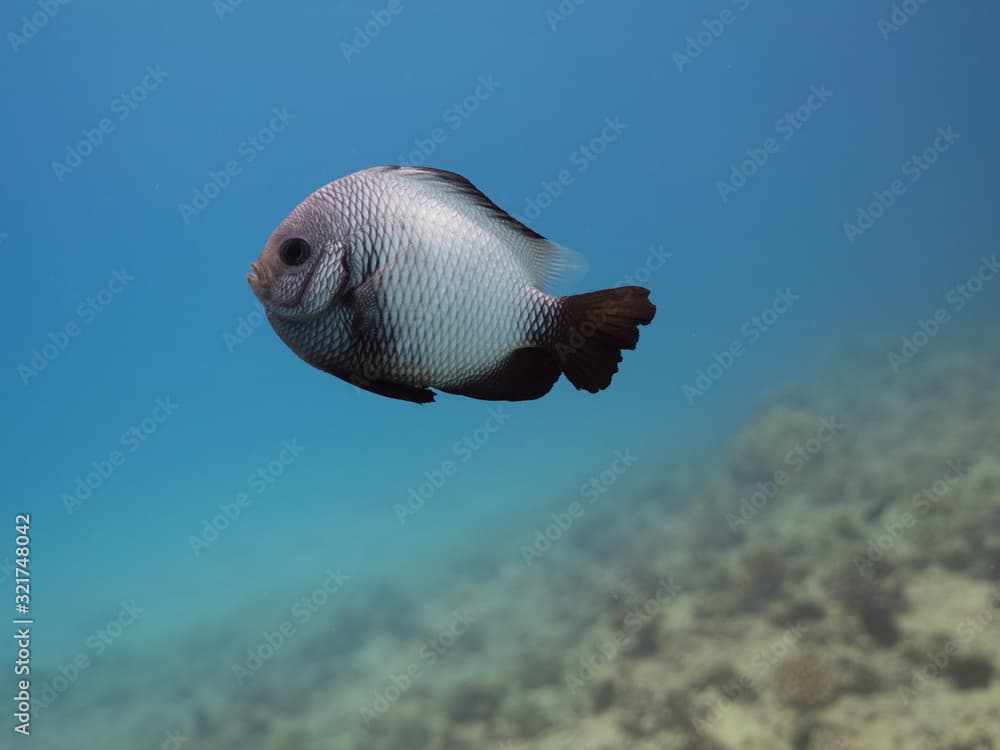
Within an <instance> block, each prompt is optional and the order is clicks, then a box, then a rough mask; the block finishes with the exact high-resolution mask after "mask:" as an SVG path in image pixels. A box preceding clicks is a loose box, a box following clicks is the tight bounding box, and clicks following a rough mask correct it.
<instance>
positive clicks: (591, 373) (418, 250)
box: [247, 167, 656, 403]
mask: <svg viewBox="0 0 1000 750" xmlns="http://www.w3.org/2000/svg"><path fill="white" fill-rule="evenodd" d="M574 258H575V256H574V255H573V254H572V253H571V252H570V251H568V250H566V249H565V248H562V247H560V246H559V245H556V244H554V243H552V242H549V241H548V240H546V239H545V238H544V237H542V236H541V235H539V234H538V233H536V232H534V231H532V230H531V229H529V228H528V227H526V226H525V225H523V224H521V223H520V222H519V221H517V220H516V219H514V218H513V217H511V216H510V215H508V214H507V213H505V212H504V211H503V210H501V209H500V208H498V207H497V206H496V205H494V204H493V203H492V202H491V201H490V200H489V199H488V198H487V197H486V196H485V195H483V194H482V193H481V192H480V191H479V190H477V189H476V188H475V187H474V186H473V185H472V184H471V183H470V182H469V181H468V180H466V179H465V178H464V177H462V176H460V175H457V174H455V173H453V172H444V171H440V170H436V169H428V168H410V167H373V168H371V169H366V170H363V171H361V172H356V173H355V174H352V175H348V176H347V177H343V178H341V179H339V180H336V181H334V182H331V183H330V184H328V185H326V186H325V187H322V188H320V189H319V190H317V191H316V192H314V193H313V194H312V195H310V196H309V197H308V198H306V199H305V200H304V201H303V202H302V203H301V204H299V205H298V207H296V208H295V210H293V211H292V212H291V213H290V214H289V215H288V216H287V217H286V218H285V220H284V221H282V222H281V224H279V225H278V227H277V229H275V230H274V232H273V233H272V235H271V237H270V239H269V240H268V241H267V245H266V246H265V248H264V251H263V252H262V253H261V255H260V258H259V259H258V260H257V262H256V263H253V264H252V265H251V269H252V273H251V274H250V275H249V276H248V277H247V278H248V280H249V282H250V286H251V288H252V289H253V291H254V293H255V294H256V295H257V297H258V298H259V299H260V301H261V302H262V303H263V304H264V307H265V309H266V312H267V318H268V320H269V321H270V323H271V326H272V327H273V328H274V330H275V331H276V332H277V334H278V335H279V336H280V337H281V339H282V340H283V341H284V342H285V343H286V344H287V345H288V346H289V348H291V349H292V351H294V352H295V353H296V354H297V355H298V356H299V357H301V358H302V359H304V360H305V361H306V362H308V363H309V364H311V365H313V366H314V367H317V368H319V369H320V370H323V371H325V372H328V373H330V374H332V375H336V376H337V377H339V378H343V379H345V380H348V381H350V382H352V383H354V384H355V385H358V386H359V387H361V388H364V389H366V390H369V391H372V392H374V393H377V394H380V395H383V396H389V397H392V398H398V399H404V400H408V401H414V402H418V403H424V402H428V401H432V400H433V399H434V392H433V391H431V390H430V389H431V388H436V389H438V390H441V391H446V392H448V393H455V394H459V395H463V396H470V397H473V398H480V399H490V400H509V401H520V400H525V399H534V398H539V397H541V396H544V395H545V394H546V393H548V391H549V390H550V389H551V388H552V385H553V384H554V383H555V381H556V380H557V379H558V378H559V375H560V374H561V373H565V374H566V376H567V378H568V379H569V380H570V382H571V383H573V385H575V386H576V387H577V388H578V389H579V388H582V389H586V390H588V391H591V392H597V391H599V390H601V389H603V388H606V387H607V386H608V385H609V384H610V382H611V377H612V375H614V373H615V372H617V370H618V362H620V361H621V349H633V348H635V344H636V342H637V340H638V338H639V332H638V328H637V326H638V325H645V324H647V323H649V322H650V321H651V320H652V319H653V315H654V314H655V310H656V308H655V307H654V306H653V304H652V303H650V302H649V300H648V296H649V291H648V290H647V289H643V288H642V287H635V286H630V287H621V288H618V289H610V290H605V291H600V292H591V293H589V294H579V295H573V296H569V297H556V296H551V295H549V294H546V292H545V289H546V288H547V285H548V284H549V283H550V282H551V281H552V280H554V279H555V278H557V277H558V276H560V275H561V274H563V273H564V272H566V271H567V270H570V269H571V268H572V267H573V266H574V265H575V260H574Z"/></svg>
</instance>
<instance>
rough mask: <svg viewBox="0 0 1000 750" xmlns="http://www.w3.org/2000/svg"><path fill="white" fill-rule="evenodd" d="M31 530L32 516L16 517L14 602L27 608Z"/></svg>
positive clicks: (29, 593) (29, 591)
mask: <svg viewBox="0 0 1000 750" xmlns="http://www.w3.org/2000/svg"><path fill="white" fill-rule="evenodd" d="M30 529H31V516H29V515H18V516H15V517H14V531H16V532H17V537H16V538H15V540H14V543H15V544H16V545H17V546H16V547H15V548H14V563H15V568H14V584H15V586H14V595H15V596H14V600H15V602H16V603H17V604H23V605H25V606H27V605H28V604H29V603H30V601H31V598H30V597H31V583H30V581H31V575H30V573H29V572H28V565H29V560H30V557H31V547H30V545H31V538H30V536H29V534H28V532H29V531H30Z"/></svg>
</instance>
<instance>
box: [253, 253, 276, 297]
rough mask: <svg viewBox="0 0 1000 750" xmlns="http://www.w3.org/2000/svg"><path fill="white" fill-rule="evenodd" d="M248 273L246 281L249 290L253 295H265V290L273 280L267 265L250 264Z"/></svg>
mask: <svg viewBox="0 0 1000 750" xmlns="http://www.w3.org/2000/svg"><path fill="white" fill-rule="evenodd" d="M250 271H251V272H250V273H248V274H247V281H248V282H249V283H250V288H251V289H253V291H254V293H255V294H258V295H264V294H266V292H267V288H268V287H269V286H270V285H271V281H272V280H273V278H274V274H273V273H272V271H271V269H270V267H269V266H268V265H267V263H262V262H260V261H257V262H256V263H251V264H250Z"/></svg>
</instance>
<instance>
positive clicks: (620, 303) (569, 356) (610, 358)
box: [555, 286, 656, 393]
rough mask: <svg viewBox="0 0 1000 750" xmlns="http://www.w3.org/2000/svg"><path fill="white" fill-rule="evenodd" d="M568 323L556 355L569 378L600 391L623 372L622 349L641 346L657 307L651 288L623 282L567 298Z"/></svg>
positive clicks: (572, 381) (564, 327) (558, 343)
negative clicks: (620, 367) (641, 331)
mask: <svg viewBox="0 0 1000 750" xmlns="http://www.w3.org/2000/svg"><path fill="white" fill-rule="evenodd" d="M562 303H563V316H562V320H563V325H562V329H561V331H560V332H559V334H558V336H557V338H556V344H555V353H556V356H557V357H558V359H559V362H560V364H561V365H562V369H563V372H564V373H566V377H567V378H569V382H571V383H572V384H573V385H575V386H576V387H577V388H578V389H580V388H582V389H584V390H587V391H590V392H591V393H597V392H598V391H600V390H603V389H605V388H607V387H608V386H609V385H610V384H611V377H612V376H613V375H614V374H615V373H616V372H618V363H619V362H621V361H622V354H621V350H622V349H635V345H636V342H637V341H638V340H639V326H640V325H643V326H644V325H646V324H647V323H649V322H650V321H651V320H652V319H653V316H654V315H655V314H656V306H655V305H654V304H653V303H652V302H650V301H649V290H648V289H644V288H643V287H641V286H623V287H619V288H617V289H605V290H603V291H600V292H588V293H587V294H574V295H573V296H571V297H563V298H562Z"/></svg>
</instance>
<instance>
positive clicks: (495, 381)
mask: <svg viewBox="0 0 1000 750" xmlns="http://www.w3.org/2000/svg"><path fill="white" fill-rule="evenodd" d="M561 372H562V368H561V367H560V365H559V361H558V360H557V359H556V356H555V354H554V353H553V352H552V351H551V350H550V349H547V348H544V347H525V348H523V349H515V350H514V351H513V352H511V353H510V355H509V356H508V357H507V359H505V360H504V361H503V362H502V363H501V364H500V365H499V366H498V367H497V368H495V369H494V370H493V372H491V373H489V374H488V375H486V376H484V377H483V378H482V379H481V380H479V381H477V382H474V383H467V384H465V385H462V386H461V387H459V388H454V389H452V388H441V389H440V390H442V391H446V392H447V393H454V394H455V395H457V396H468V397H469V398H479V399H483V400H485V401H530V400H532V399H536V398H541V397H542V396H544V395H545V394H546V393H548V392H549V391H550V390H552V386H553V385H554V384H555V382H556V381H557V380H558V379H559V375H560V373H561Z"/></svg>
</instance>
